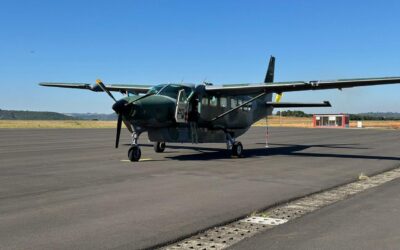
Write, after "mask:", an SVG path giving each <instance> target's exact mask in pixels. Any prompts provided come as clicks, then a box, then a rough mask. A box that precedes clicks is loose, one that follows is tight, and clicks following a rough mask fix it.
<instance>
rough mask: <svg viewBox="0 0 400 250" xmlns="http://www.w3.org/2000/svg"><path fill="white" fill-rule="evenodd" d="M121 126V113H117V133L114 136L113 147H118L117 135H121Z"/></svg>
mask: <svg viewBox="0 0 400 250" xmlns="http://www.w3.org/2000/svg"><path fill="white" fill-rule="evenodd" d="M121 126H122V114H119V115H118V121H117V135H116V138H115V148H118V144H119V136H120V135H121Z"/></svg>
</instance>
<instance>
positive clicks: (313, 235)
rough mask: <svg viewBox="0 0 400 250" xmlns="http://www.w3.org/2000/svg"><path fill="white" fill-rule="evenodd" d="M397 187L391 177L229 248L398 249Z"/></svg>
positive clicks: (399, 203) (399, 183)
mask: <svg viewBox="0 0 400 250" xmlns="http://www.w3.org/2000/svg"><path fill="white" fill-rule="evenodd" d="M399 189H400V180H399V179H396V180H393V181H391V182H389V183H386V184H384V185H382V186H379V187H376V188H372V189H371V190H367V191H365V192H363V193H360V194H358V195H356V196H354V197H351V198H350V199H348V200H344V201H341V202H338V203H336V204H333V205H332V206H328V207H325V208H322V209H321V210H318V211H316V212H314V213H311V214H308V215H306V216H304V217H303V218H299V219H297V220H294V221H292V222H291V223H287V224H285V225H281V226H279V227H276V228H274V229H272V230H270V231H266V232H264V233H261V234H257V235H255V236H254V237H251V238H248V239H245V240H243V241H241V242H239V243H238V244H236V245H233V246H232V247H231V248H229V249H232V250H233V249H238V250H239V249H247V250H256V249H257V250H258V249H259V250H264V249H271V250H272V249H297V250H303V249H304V250H309V249H362V250H369V249H371V250H375V249H399V246H400V230H399V224H400V216H399V214H400V196H399Z"/></svg>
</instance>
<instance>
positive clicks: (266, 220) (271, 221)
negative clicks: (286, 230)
mask: <svg viewBox="0 0 400 250" xmlns="http://www.w3.org/2000/svg"><path fill="white" fill-rule="evenodd" d="M241 221H242V222H247V223H256V224H262V225H270V226H276V225H280V224H283V223H286V222H287V221H288V220H286V219H276V218H271V217H261V216H251V217H249V218H246V219H243V220H241Z"/></svg>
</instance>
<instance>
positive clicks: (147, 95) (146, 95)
mask: <svg viewBox="0 0 400 250" xmlns="http://www.w3.org/2000/svg"><path fill="white" fill-rule="evenodd" d="M151 95H154V93H149V94H145V95H142V96H141V97H139V98H138V99H135V100H133V101H130V102H127V103H126V104H125V106H128V105H129V104H131V103H134V102H137V101H139V100H142V99H144V98H146V97H149V96H151Z"/></svg>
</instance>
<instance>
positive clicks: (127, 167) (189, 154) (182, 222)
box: [0, 128, 400, 249]
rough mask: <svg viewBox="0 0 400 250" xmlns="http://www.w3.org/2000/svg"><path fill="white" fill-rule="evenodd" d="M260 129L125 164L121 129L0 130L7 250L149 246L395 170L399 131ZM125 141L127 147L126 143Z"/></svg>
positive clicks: (0, 244) (0, 198)
mask: <svg viewBox="0 0 400 250" xmlns="http://www.w3.org/2000/svg"><path fill="white" fill-rule="evenodd" d="M270 132H271V133H270V138H269V146H270V147H269V148H268V149H266V148H264V146H265V129H264V128H252V129H251V130H250V131H249V132H248V133H247V134H245V135H244V136H243V137H241V138H239V140H241V141H242V142H243V145H244V148H245V157H244V158H230V157H228V156H227V153H226V151H225V149H224V148H225V145H224V144H199V145H191V144H173V145H167V149H166V151H165V152H164V153H155V152H154V151H153V148H152V145H151V144H149V143H148V141H147V136H146V135H143V136H142V137H141V138H140V142H141V143H143V144H145V145H143V146H142V159H143V160H144V161H143V162H138V163H131V162H129V161H127V150H128V148H129V145H128V144H129V141H130V135H129V134H128V133H127V132H126V131H125V132H124V133H123V134H122V141H121V142H122V144H123V145H122V146H121V147H120V148H119V149H114V148H113V147H114V141H115V131H114V130H112V129H36V130H28V129H26V130H25V129H19V130H10V129H2V130H0V249H27V248H29V249H78V248H79V249H141V248H152V247H154V246H157V245H160V244H165V243H167V242H171V241H174V240H177V239H179V238H181V237H184V236H188V235H190V234H194V233H196V232H198V231H201V230H204V229H206V228H210V227H212V226H214V225H218V224H221V223H225V222H229V221H232V220H235V219H238V218H241V217H244V216H246V215H248V214H251V213H252V212H254V211H257V210H261V209H263V208H265V207H268V206H271V205H273V204H276V203H279V202H283V201H286V200H288V199H292V198H295V197H299V196H303V195H306V194H309V193H311V192H316V191H319V190H323V189H326V188H329V187H332V186H336V185H339V184H343V183H346V182H349V181H351V180H354V179H355V178H357V176H358V175H359V174H360V173H361V172H363V173H365V174H367V175H371V174H374V173H378V172H381V171H384V170H387V169H391V168H394V167H397V166H398V165H399V164H400V152H399V148H400V133H399V131H395V130H357V129H348V130H340V129H294V128H272V129H270ZM124 144H125V145H124Z"/></svg>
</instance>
